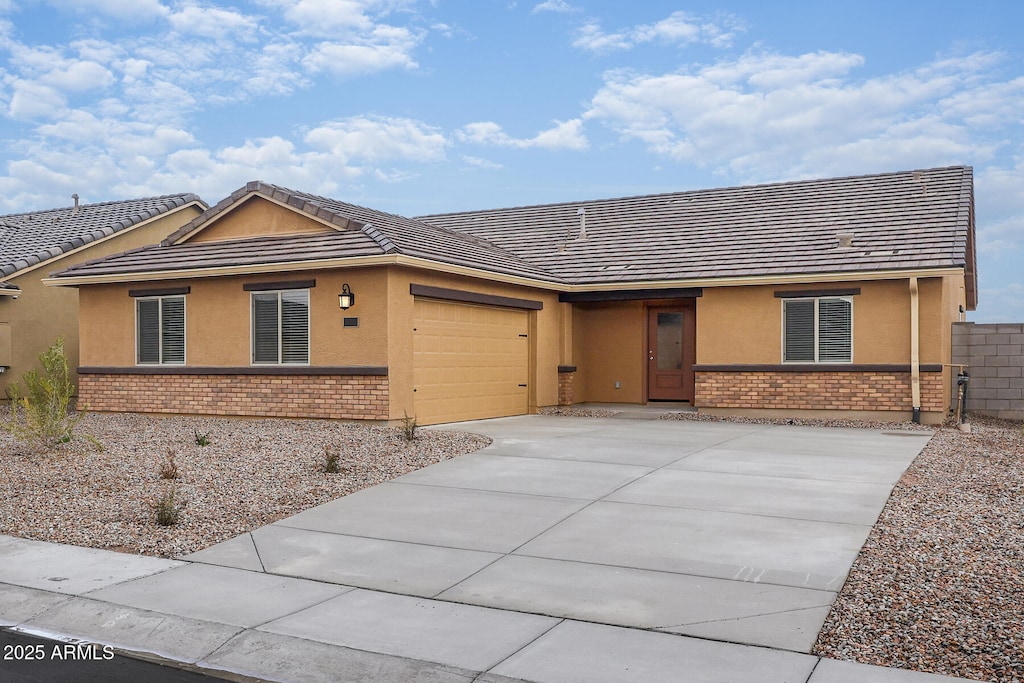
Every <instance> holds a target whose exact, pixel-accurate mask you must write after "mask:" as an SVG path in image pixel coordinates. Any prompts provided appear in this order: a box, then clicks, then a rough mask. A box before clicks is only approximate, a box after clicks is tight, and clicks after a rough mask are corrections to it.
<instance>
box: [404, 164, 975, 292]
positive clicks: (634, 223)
mask: <svg viewBox="0 0 1024 683" xmlns="http://www.w3.org/2000/svg"><path fill="white" fill-rule="evenodd" d="M971 187H972V171H971V169H970V168H969V167H964V166H956V167H950V168H939V169H930V170H924V171H906V172H902V173H887V174H880V175H870V176H855V177H848V178H832V179H826V180H809V181H799V182H790V183H775V184H771V185H755V186H748V187H735V188H723V189H713V190H698V191H691V192H676V193H669V194H660V195H648V196H642V197H624V198H620V199H604V200H592V201H580V202H572V203H564V204H549V205H543V206H525V207H518V208H510V209H499V210H492V211H473V212H466V213H455V214H439V215H432V216H421V217H420V220H421V221H425V222H429V223H434V224H436V225H441V226H444V227H447V228H450V229H452V230H458V231H460V232H465V233H467V234H471V235H475V236H477V237H481V238H484V239H486V240H488V241H490V242H493V243H494V244H496V245H498V246H501V247H503V248H505V249H506V250H508V251H510V252H512V253H514V254H516V255H518V256H520V257H521V258H523V259H524V260H527V261H531V262H535V263H544V265H545V267H546V268H547V269H548V270H550V271H551V272H552V273H554V274H555V275H557V276H558V277H559V278H561V279H562V280H563V281H565V282H566V283H568V284H576V285H586V284H602V283H609V282H639V281H645V280H651V281H656V280H686V279H697V278H714V277H737V276H746V275H754V274H762V273H766V274H799V273H816V272H840V273H841V272H850V273H851V274H853V273H857V272H863V271H877V270H895V269H918V268H941V267H963V266H969V270H970V271H971V272H973V263H968V260H969V259H970V260H972V259H973V254H971V255H968V253H967V252H968V248H967V242H968V238H969V235H970V233H971V227H972V226H971V225H970V221H969V220H965V217H966V216H968V215H970V213H971V205H972V203H973V197H972V193H971ZM579 209H585V211H586V233H587V238H586V239H585V240H580V239H578V237H579V232H580V218H581V217H580V216H579V215H578V211H579ZM839 233H852V234H853V236H854V239H853V246H852V248H848V249H843V248H840V247H839V242H838V238H837V235H838V234H839Z"/></svg>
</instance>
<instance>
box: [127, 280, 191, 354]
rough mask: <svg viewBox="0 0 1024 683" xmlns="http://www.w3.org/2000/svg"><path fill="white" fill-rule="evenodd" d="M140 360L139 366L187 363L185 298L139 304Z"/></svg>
mask: <svg viewBox="0 0 1024 683" xmlns="http://www.w3.org/2000/svg"><path fill="white" fill-rule="evenodd" d="M135 319H136V342H135V347H136V356H135V362H136V363H138V364H139V365H150V364H152V365H162V364H168V365H180V364H183V363H184V362H185V297H183V296H169V297H153V298H146V299H136V300H135Z"/></svg>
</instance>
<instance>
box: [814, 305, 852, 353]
mask: <svg viewBox="0 0 1024 683" xmlns="http://www.w3.org/2000/svg"><path fill="white" fill-rule="evenodd" d="M852 313H853V306H852V304H851V303H850V302H849V301H847V300H845V299H819V300H818V361H819V362H821V363H849V362H850V361H852V360H853V357H852V351H853V324H852V323H853V315H852Z"/></svg>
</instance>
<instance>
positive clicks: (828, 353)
mask: <svg viewBox="0 0 1024 683" xmlns="http://www.w3.org/2000/svg"><path fill="white" fill-rule="evenodd" d="M782 313H783V323H782V324H783V333H782V334H783V349H782V360H783V362H785V363H850V362H852V361H853V302H852V301H850V300H849V299H844V298H818V299H786V300H784V301H783V302H782Z"/></svg>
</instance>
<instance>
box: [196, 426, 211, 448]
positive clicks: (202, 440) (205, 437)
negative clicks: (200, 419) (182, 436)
mask: <svg viewBox="0 0 1024 683" xmlns="http://www.w3.org/2000/svg"><path fill="white" fill-rule="evenodd" d="M192 436H194V437H195V440H196V445H197V446H209V445H210V433H209V432H202V433H200V431H199V430H198V429H193V430H192Z"/></svg>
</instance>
